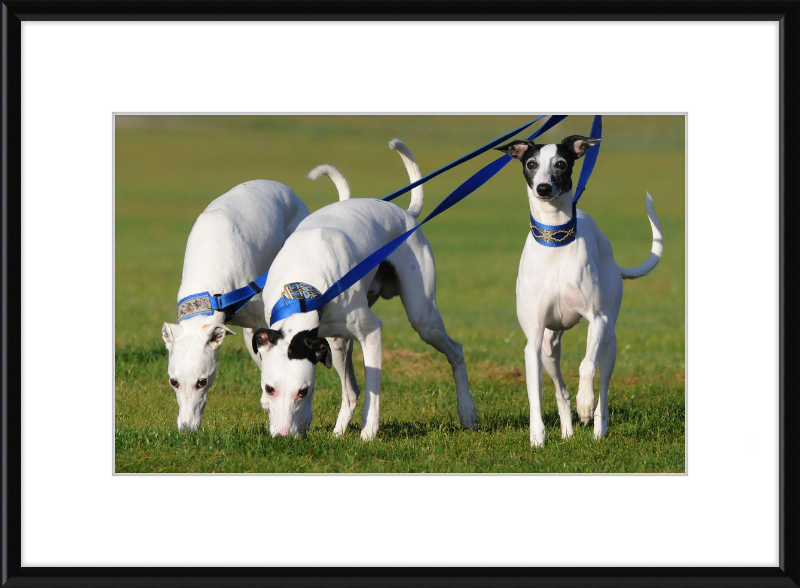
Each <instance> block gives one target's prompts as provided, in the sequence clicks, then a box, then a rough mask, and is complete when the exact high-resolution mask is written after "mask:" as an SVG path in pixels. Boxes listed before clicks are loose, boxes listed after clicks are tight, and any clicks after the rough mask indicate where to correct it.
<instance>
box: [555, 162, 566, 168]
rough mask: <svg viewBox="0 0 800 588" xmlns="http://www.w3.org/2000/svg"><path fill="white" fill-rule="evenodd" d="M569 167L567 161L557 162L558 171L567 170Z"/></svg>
mask: <svg viewBox="0 0 800 588" xmlns="http://www.w3.org/2000/svg"><path fill="white" fill-rule="evenodd" d="M566 167H567V162H566V161H556V169H565V168H566Z"/></svg>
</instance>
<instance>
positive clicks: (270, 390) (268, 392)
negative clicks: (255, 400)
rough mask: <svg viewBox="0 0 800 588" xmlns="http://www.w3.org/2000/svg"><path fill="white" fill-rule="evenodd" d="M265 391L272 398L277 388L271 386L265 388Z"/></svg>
mask: <svg viewBox="0 0 800 588" xmlns="http://www.w3.org/2000/svg"><path fill="white" fill-rule="evenodd" d="M264 390H266V392H267V394H269V395H270V396H272V394H273V392H275V388H273V387H272V386H269V385H268V386H264Z"/></svg>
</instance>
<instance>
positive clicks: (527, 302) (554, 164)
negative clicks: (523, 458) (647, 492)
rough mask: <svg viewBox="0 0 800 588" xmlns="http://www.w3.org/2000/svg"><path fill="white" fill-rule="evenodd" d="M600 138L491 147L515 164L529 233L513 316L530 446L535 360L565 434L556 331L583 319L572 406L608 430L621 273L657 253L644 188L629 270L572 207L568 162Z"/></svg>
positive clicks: (536, 420)
mask: <svg viewBox="0 0 800 588" xmlns="http://www.w3.org/2000/svg"><path fill="white" fill-rule="evenodd" d="M598 141H599V139H589V138H587V137H582V136H580V135H573V136H571V137H567V138H566V139H564V140H563V141H562V142H561V144H556V145H535V144H534V143H532V142H530V141H512V142H511V143H508V144H506V145H503V146H502V147H495V149H497V150H498V151H503V152H505V153H507V154H508V155H510V156H511V157H512V158H514V159H516V160H518V161H520V162H521V163H522V169H523V174H524V176H525V180H526V182H527V189H528V200H529V203H530V209H531V216H532V218H533V219H534V221H535V223H534V222H532V223H531V234H529V235H528V239H527V241H526V242H525V248H524V250H523V251H522V259H521V260H520V264H519V275H518V277H517V318H518V319H519V322H520V325H521V326H522V330H523V331H524V332H525V336H526V337H527V339H528V344H527V345H526V346H525V372H526V380H527V387H528V400H529V401H530V405H531V435H530V440H531V445H532V446H542V445H543V444H544V439H545V428H544V423H543V422H542V408H541V402H542V365H543V364H544V368H545V369H546V370H547V373H548V374H549V375H550V377H551V378H552V379H553V382H554V384H555V387H556V400H557V402H558V414H559V418H560V421H561V436H562V437H564V438H567V437H570V436H572V433H573V429H572V412H571V409H570V396H569V392H568V391H567V387H566V385H565V384H564V379H563V378H562V377H561V367H560V359H561V335H562V334H563V331H565V330H567V329H571V328H572V327H574V326H575V325H576V324H578V322H579V321H580V319H581V317H583V318H585V319H586V320H587V321H589V332H588V337H587V345H586V357H585V358H584V360H583V361H582V362H581V366H580V384H579V386H578V395H577V408H578V416H579V417H580V419H581V422H582V423H583V424H584V425H586V424H588V423H589V421H590V420H591V419H592V417H594V436H595V437H596V438H599V437H603V436H605V434H606V432H607V429H608V385H609V381H610V380H611V374H612V373H613V371H614V364H615V362H616V354H617V338H616V334H615V331H614V329H615V325H616V321H617V317H618V316H619V310H620V305H621V304H622V279H623V278H624V279H634V278H639V277H642V276H644V275H647V274H648V273H649V272H650V271H651V270H653V268H655V266H656V265H657V264H658V262H659V261H660V259H661V254H662V251H663V244H662V235H661V225H660V224H659V221H658V217H657V216H656V213H655V209H654V208H653V200H652V198H651V197H650V194H648V195H647V198H646V202H645V206H646V209H647V217H648V218H649V219H650V225H651V227H652V230H653V245H652V249H651V253H650V256H649V258H648V259H647V261H646V262H645V263H643V264H642V265H640V266H639V267H636V268H633V269H624V268H620V267H619V266H618V265H617V263H616V262H615V261H614V253H613V251H612V250H611V243H610V242H609V241H608V239H607V238H606V236H605V235H603V233H602V232H600V229H599V228H598V227H597V225H596V224H595V222H594V220H592V218H591V217H590V216H589V215H588V214H586V213H585V212H583V211H582V210H577V211H576V212H577V219H576V221H573V211H575V210H576V209H574V207H573V204H572V201H573V187H572V168H573V164H574V162H575V161H576V160H577V159H579V158H581V157H583V155H584V154H585V153H586V152H587V150H588V149H589V148H590V147H591V146H593V145H595V144H596V143H597V142H598ZM598 361H599V367H600V402H599V403H598V404H597V407H596V408H595V406H594V387H593V384H594V376H595V365H597V364H598Z"/></svg>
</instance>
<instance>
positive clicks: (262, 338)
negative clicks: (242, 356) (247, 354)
mask: <svg viewBox="0 0 800 588" xmlns="http://www.w3.org/2000/svg"><path fill="white" fill-rule="evenodd" d="M281 337H283V335H281V332H280V331H273V330H272V329H258V330H257V331H256V332H255V333H253V353H255V354H256V355H258V348H259V347H266V348H267V349H269V348H270V347H272V346H273V345H275V344H276V343H277V342H278V341H279V340H280V339H281Z"/></svg>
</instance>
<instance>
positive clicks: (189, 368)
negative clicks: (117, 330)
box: [161, 318, 236, 433]
mask: <svg viewBox="0 0 800 588" xmlns="http://www.w3.org/2000/svg"><path fill="white" fill-rule="evenodd" d="M193 320H194V321H196V322H194V323H192V321H191V320H189V321H185V322H184V323H183V324H182V325H176V324H170V323H164V326H163V327H162V328H161V337H162V338H163V339H164V344H165V345H166V346H167V350H168V351H169V366H168V368H167V373H168V374H169V384H170V386H172V387H173V388H174V389H175V396H176V398H177V400H178V431H179V432H181V433H184V432H187V431H196V430H197V429H199V428H200V424H201V422H202V419H203V410H204V409H205V407H206V402H207V401H208V391H209V390H210V389H211V385H212V384H213V383H214V378H216V377H217V353H218V351H219V346H220V345H221V344H222V341H223V339H225V337H226V336H227V335H235V334H236V333H234V332H233V331H231V330H230V329H229V328H228V327H226V326H225V325H220V324H214V325H209V324H202V323H201V322H200V321H199V320H198V319H197V318H195V319H193Z"/></svg>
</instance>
